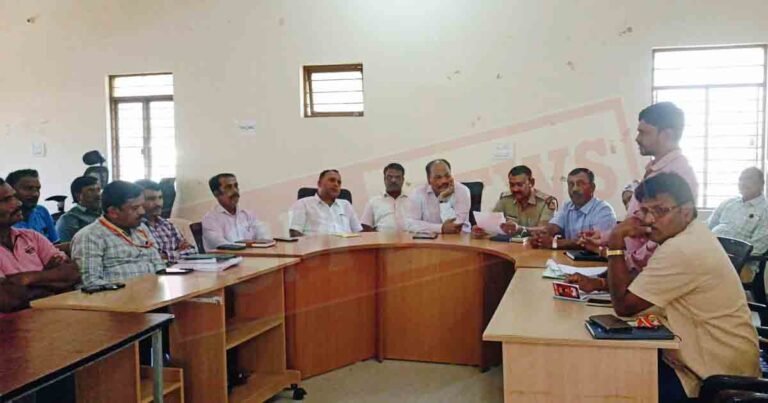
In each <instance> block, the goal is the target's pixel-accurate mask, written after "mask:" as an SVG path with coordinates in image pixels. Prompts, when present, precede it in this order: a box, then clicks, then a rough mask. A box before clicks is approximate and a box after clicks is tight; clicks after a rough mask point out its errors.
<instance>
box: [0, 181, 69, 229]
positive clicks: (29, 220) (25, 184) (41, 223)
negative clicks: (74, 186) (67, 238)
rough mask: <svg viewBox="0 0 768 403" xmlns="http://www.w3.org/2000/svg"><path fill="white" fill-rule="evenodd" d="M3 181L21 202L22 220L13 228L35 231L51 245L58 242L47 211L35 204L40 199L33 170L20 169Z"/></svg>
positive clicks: (51, 218)
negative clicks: (43, 236)
mask: <svg viewBox="0 0 768 403" xmlns="http://www.w3.org/2000/svg"><path fill="white" fill-rule="evenodd" d="M5 181H6V182H7V183H8V184H9V185H11V187H12V188H13V189H14V190H16V197H18V199H19V200H20V201H21V213H22V214H23V216H24V219H23V220H21V221H19V222H18V223H16V224H14V226H13V227H14V228H24V229H31V230H35V231H37V232H39V233H41V234H43V235H45V237H46V238H48V240H49V241H51V243H58V242H59V234H58V232H56V225H55V224H54V223H53V217H51V213H49V212H48V210H47V209H46V208H45V207H43V206H40V205H38V204H37V202H38V200H39V199H40V175H38V173H37V171H35V170H34V169H20V170H18V171H13V172H11V173H10V174H9V175H8V178H6V179H5Z"/></svg>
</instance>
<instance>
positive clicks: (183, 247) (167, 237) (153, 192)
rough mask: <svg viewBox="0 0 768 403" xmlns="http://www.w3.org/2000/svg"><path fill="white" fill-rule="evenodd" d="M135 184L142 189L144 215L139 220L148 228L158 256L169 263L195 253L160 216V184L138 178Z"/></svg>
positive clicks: (161, 202) (172, 226) (176, 230)
mask: <svg viewBox="0 0 768 403" xmlns="http://www.w3.org/2000/svg"><path fill="white" fill-rule="evenodd" d="M136 184H137V185H138V186H139V187H141V188H142V189H144V217H143V218H142V219H141V222H142V223H144V225H146V226H147V228H149V233H150V234H152V237H153V238H155V242H156V244H155V247H157V251H158V252H160V257H162V258H163V260H165V261H168V262H169V263H176V262H178V261H179V258H180V257H181V256H186V255H192V254H194V253H197V248H195V247H194V246H192V244H190V243H189V242H187V240H186V239H184V237H183V236H182V235H181V232H179V230H178V229H177V228H176V226H175V225H173V224H172V223H171V222H170V221H168V220H166V219H165V218H163V217H160V213H162V212H163V192H162V191H161V190H160V185H159V184H158V183H157V182H153V181H151V180H146V179H145V180H140V181H137V182H136Z"/></svg>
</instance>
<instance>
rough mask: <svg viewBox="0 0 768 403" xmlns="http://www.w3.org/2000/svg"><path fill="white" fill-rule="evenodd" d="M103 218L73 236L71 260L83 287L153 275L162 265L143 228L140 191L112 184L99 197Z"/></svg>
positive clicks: (123, 183) (153, 242)
mask: <svg viewBox="0 0 768 403" xmlns="http://www.w3.org/2000/svg"><path fill="white" fill-rule="evenodd" d="M101 209H102V211H103V212H104V215H103V216H102V217H100V218H99V219H98V220H96V221H94V222H93V223H92V224H90V225H88V226H87V227H85V228H83V229H82V230H80V232H78V233H77V234H75V238H74V239H73V240H72V258H73V259H74V260H75V262H77V265H78V266H80V270H81V273H82V275H83V284H84V285H85V286H89V285H95V284H104V283H110V282H115V281H122V280H125V279H128V278H131V277H136V276H141V275H144V274H151V273H155V272H157V271H158V270H161V269H164V268H165V263H163V260H162V259H161V258H160V254H159V253H158V252H157V249H156V248H155V244H156V241H155V239H154V238H153V237H152V234H151V233H150V232H149V229H148V228H147V226H146V225H144V224H142V223H141V218H142V216H143V215H144V195H143V189H142V188H140V187H139V186H136V185H134V184H133V183H130V182H124V181H114V182H112V183H110V184H108V185H107V186H105V187H104V191H103V192H102V194H101Z"/></svg>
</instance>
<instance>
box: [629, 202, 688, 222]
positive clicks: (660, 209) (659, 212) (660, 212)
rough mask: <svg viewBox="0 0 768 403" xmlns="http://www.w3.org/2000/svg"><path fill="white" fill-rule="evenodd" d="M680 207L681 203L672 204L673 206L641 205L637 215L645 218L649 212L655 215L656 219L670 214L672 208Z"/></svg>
mask: <svg viewBox="0 0 768 403" xmlns="http://www.w3.org/2000/svg"><path fill="white" fill-rule="evenodd" d="M677 208H680V206H679V205H675V206H671V207H664V206H655V207H651V208H647V207H640V209H638V210H637V211H636V212H635V216H636V217H637V218H640V219H643V218H645V217H646V216H648V215H649V214H650V215H652V216H653V218H654V219H659V218H663V217H664V216H665V215H667V214H669V213H670V212H671V211H672V210H674V209H677Z"/></svg>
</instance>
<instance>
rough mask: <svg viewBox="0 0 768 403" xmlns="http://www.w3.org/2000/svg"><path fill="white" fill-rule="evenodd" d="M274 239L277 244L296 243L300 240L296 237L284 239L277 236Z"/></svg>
mask: <svg viewBox="0 0 768 403" xmlns="http://www.w3.org/2000/svg"><path fill="white" fill-rule="evenodd" d="M272 239H274V240H275V241H277V242H296V241H298V240H299V238H298V237H295V236H285V237H283V236H276V237H274V238H272Z"/></svg>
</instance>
